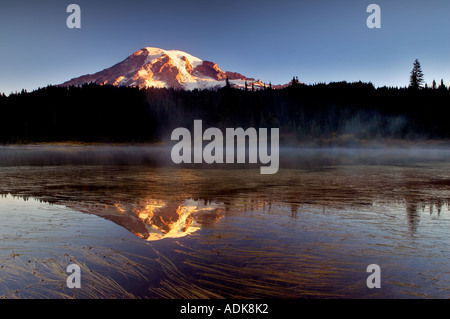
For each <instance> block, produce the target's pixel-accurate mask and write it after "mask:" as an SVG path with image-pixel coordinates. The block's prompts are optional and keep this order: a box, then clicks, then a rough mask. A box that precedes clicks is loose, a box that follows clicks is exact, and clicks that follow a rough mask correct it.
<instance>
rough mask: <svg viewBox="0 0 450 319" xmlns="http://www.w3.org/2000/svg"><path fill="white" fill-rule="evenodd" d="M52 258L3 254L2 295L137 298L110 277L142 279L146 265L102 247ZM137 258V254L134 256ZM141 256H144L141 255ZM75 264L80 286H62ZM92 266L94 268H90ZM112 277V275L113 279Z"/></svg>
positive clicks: (145, 272)
mask: <svg viewBox="0 0 450 319" xmlns="http://www.w3.org/2000/svg"><path fill="white" fill-rule="evenodd" d="M77 254H78V255H79V256H81V257H79V258H77V257H76V256H75V254H73V255H72V254H68V253H65V254H64V255H63V256H61V257H56V258H39V257H33V258H31V257H30V256H28V258H26V256H19V257H17V256H15V258H14V259H13V258H11V256H7V257H6V258H2V259H1V260H0V261H1V266H0V297H2V298H38V299H42V298H64V299H66V298H82V299H92V298H94V299H99V298H137V297H136V296H135V295H134V294H133V293H132V292H130V291H128V290H127V289H125V288H124V287H123V286H122V285H121V284H119V282H118V281H117V280H116V279H114V278H120V277H124V278H131V279H135V280H143V279H146V278H147V277H146V274H147V273H148V271H149V268H148V267H147V266H146V265H144V264H142V263H137V262H136V261H133V260H132V259H130V258H129V257H127V256H125V254H124V253H121V252H119V251H115V250H111V249H105V248H101V247H100V248H99V247H96V248H91V249H79V250H78V251H77ZM135 257H138V256H135ZM141 257H142V258H144V259H148V258H146V257H144V256H141ZM71 263H76V264H77V265H78V266H79V267H80V270H81V274H82V276H81V288H80V289H70V288H68V287H67V285H66V280H67V277H68V275H69V274H68V273H66V267H67V266H68V265H69V264H71ZM93 269H95V271H93ZM113 277H114V278H113Z"/></svg>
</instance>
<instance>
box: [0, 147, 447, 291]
mask: <svg viewBox="0 0 450 319" xmlns="http://www.w3.org/2000/svg"><path fill="white" fill-rule="evenodd" d="M169 156H170V149H167V148H165V147H156V146H155V147H147V146H64V145H62V146H42V145H34V146H33V145H31V146H4V147H0V194H1V195H2V197H1V198H0V218H1V222H0V296H1V297H4V298H72V297H75V298H286V299H290V298H449V297H450V267H449V260H450V251H449V246H450V240H449V235H448V234H449V226H450V212H449V203H450V151H448V150H436V149H383V148H378V149H306V148H305V149H301V148H299V149H294V148H289V149H281V150H280V169H279V171H278V173H277V174H274V175H261V174H260V173H259V166H250V165H246V164H239V165H237V164H236V165H232V164H229V165H225V164H224V165H222V166H217V165H216V166H207V165H206V166H201V165H196V166H189V165H183V166H177V165H174V164H171V163H170V157H169ZM70 264H76V265H78V266H79V267H80V274H81V288H68V287H67V284H66V280H67V277H68V276H69V273H67V272H66V270H67V267H68V265H70ZM371 264H376V265H378V266H379V267H380V270H381V274H380V282H381V287H380V288H368V286H367V283H366V280H367V278H368V277H369V275H371V273H369V272H367V267H368V266H369V265H371Z"/></svg>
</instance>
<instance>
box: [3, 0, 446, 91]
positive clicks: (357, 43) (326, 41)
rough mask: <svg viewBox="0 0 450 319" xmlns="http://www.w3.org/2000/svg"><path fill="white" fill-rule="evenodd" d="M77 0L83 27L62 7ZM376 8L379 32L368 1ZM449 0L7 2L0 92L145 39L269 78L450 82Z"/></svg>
mask: <svg viewBox="0 0 450 319" xmlns="http://www.w3.org/2000/svg"><path fill="white" fill-rule="evenodd" d="M71 3H76V4H78V5H79V6H80V7H81V29H68V28H67V26H66V19H67V16H68V15H69V14H68V13H66V8H67V6H68V5H69V4H71ZM371 3H375V4H378V5H379V6H380V7H381V29H369V28H368V27H367V26H366V19H367V17H368V16H369V13H366V8H367V6H368V5H369V4H371ZM449 40H450V1H447V0H430V1H423V0H422V1H415V0H409V1H407V0H398V1H397V0H396V1H393V0H369V1H364V0H344V1H321V0H308V1H300V0H296V1H292V0H279V1H261V0H260V1H254V0H228V1H216V0H207V1H206V0H189V1H179V0H175V1H169V0H165V1H162V0H160V1H133V0H129V1H92V0H90V1H85V0H71V1H61V0H60V1H36V0H34V1H21V0H18V1H8V3H6V4H5V3H2V4H1V9H0V43H1V46H0V92H5V93H6V94H9V93H10V92H11V91H15V90H21V89H22V88H25V89H27V90H29V91H30V90H33V89H36V88H37V87H43V86H46V85H47V84H59V83H62V82H64V81H66V80H69V79H71V78H73V77H77V76H80V75H84V74H87V73H94V72H97V71H100V70H103V69H104V68H107V67H110V66H112V65H113V64H115V63H118V62H120V61H122V60H123V59H125V58H126V57H127V56H129V55H130V54H132V53H133V52H135V51H137V50H139V49H140V48H142V47H145V46H153V47H160V48H163V49H178V50H182V51H186V52H188V53H190V54H192V55H194V56H197V57H199V58H201V59H204V60H210V61H214V62H216V63H217V64H218V65H219V66H220V67H221V68H222V69H223V70H224V71H235V72H240V73H242V74H244V75H246V76H249V77H255V78H259V79H261V80H263V81H265V82H269V81H271V82H272V83H273V84H279V83H287V82H289V81H290V80H291V79H292V76H294V75H295V76H298V77H299V80H300V81H302V82H305V83H317V82H331V81H342V80H345V81H358V80H361V81H366V82H368V81H371V82H372V83H374V84H375V85H376V86H383V85H387V86H406V85H407V84H408V78H409V72H410V71H411V69H412V64H413V62H414V59H416V58H418V59H419V61H420V62H421V64H422V69H423V72H424V74H425V80H426V82H428V83H431V81H432V80H433V79H436V81H437V82H439V81H440V79H441V78H443V79H444V81H445V82H446V83H448V82H450V41H449Z"/></svg>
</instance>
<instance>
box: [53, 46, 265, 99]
mask: <svg viewBox="0 0 450 319" xmlns="http://www.w3.org/2000/svg"><path fill="white" fill-rule="evenodd" d="M227 78H228V80H229V82H230V84H231V85H232V86H238V87H244V85H245V82H247V85H248V87H249V88H251V86H252V84H253V86H254V87H255V88H260V87H263V86H264V83H262V82H261V81H259V80H258V81H255V79H253V78H247V77H246V76H244V75H242V74H240V73H236V72H229V71H226V72H224V71H222V70H221V69H220V68H219V66H218V65H217V64H216V63H214V62H210V61H203V60H201V59H199V58H197V57H195V56H192V55H190V54H188V53H186V52H183V51H178V50H163V49H159V48H152V47H146V48H143V49H141V50H139V51H137V52H135V53H133V54H132V55H130V56H129V57H128V58H126V59H125V60H124V61H122V62H119V63H117V64H116V65H114V66H112V67H110V68H107V69H105V70H103V71H100V72H97V73H94V74H88V75H83V76H80V77H78V78H74V79H72V80H70V81H67V82H65V83H63V84H61V85H63V86H71V85H75V86H78V85H82V84H84V83H90V82H94V83H97V84H102V85H103V84H112V85H116V86H138V87H139V88H145V87H158V88H161V87H171V88H178V89H185V90H193V89H208V88H219V87H223V86H225V84H226V79H227Z"/></svg>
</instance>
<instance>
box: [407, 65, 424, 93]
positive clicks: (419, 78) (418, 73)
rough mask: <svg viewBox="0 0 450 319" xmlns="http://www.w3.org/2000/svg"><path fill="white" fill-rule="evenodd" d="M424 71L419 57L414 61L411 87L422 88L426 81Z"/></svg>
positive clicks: (410, 81)
mask: <svg viewBox="0 0 450 319" xmlns="http://www.w3.org/2000/svg"><path fill="white" fill-rule="evenodd" d="M424 82H425V81H424V79H423V72H422V68H421V66H420V62H419V60H418V59H416V60H415V61H414V64H413V69H412V71H411V75H410V77H409V87H410V88H412V89H419V88H422V85H423V83H424Z"/></svg>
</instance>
